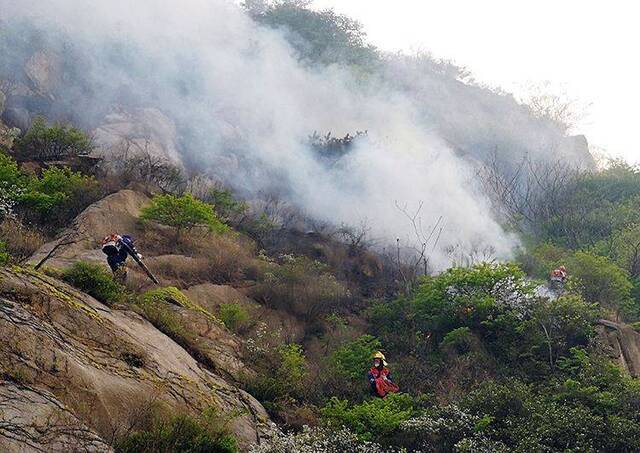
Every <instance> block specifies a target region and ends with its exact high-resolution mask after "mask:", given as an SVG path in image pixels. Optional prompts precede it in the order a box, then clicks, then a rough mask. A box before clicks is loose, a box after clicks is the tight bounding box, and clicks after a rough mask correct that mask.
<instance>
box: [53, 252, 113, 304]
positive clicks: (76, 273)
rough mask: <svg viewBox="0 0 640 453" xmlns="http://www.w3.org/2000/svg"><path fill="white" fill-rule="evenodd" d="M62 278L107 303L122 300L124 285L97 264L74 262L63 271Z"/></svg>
mask: <svg viewBox="0 0 640 453" xmlns="http://www.w3.org/2000/svg"><path fill="white" fill-rule="evenodd" d="M62 278H63V280H64V281H66V282H67V283H69V284H71V285H73V286H75V287H76V288H78V289H79V290H81V291H84V292H85V293H87V294H89V295H90V296H93V297H95V298H96V299H97V300H99V301H101V302H104V303H105V304H107V305H112V304H115V303H119V302H122V301H123V299H124V297H125V289H124V287H123V286H122V285H120V284H119V283H117V282H115V281H114V280H113V276H112V275H111V273H110V272H109V271H107V270H106V269H105V268H104V267H103V266H101V265H99V264H92V263H85V262H77V263H74V265H73V266H71V267H70V268H69V269H67V270H65V271H64V272H63V274H62Z"/></svg>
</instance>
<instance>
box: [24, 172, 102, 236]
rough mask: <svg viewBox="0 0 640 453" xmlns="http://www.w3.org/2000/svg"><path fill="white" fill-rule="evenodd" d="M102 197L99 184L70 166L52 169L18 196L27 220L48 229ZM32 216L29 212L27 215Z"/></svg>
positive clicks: (32, 182)
mask: <svg viewBox="0 0 640 453" xmlns="http://www.w3.org/2000/svg"><path fill="white" fill-rule="evenodd" d="M102 195H103V193H102V189H101V188H100V186H99V184H98V183H97V181H96V180H95V179H94V178H92V177H89V176H84V175H83V174H81V173H79V172H74V171H72V170H71V169H70V168H68V167H49V168H47V169H46V170H44V171H43V172H42V175H41V176H40V178H35V177H34V178H31V179H30V180H29V181H28V183H27V185H26V188H25V190H24V192H23V193H22V194H21V195H20V196H19V197H18V202H19V206H20V208H26V209H27V210H28V211H30V212H31V213H32V214H31V215H29V216H28V217H29V218H31V219H32V220H34V221H36V222H38V223H40V224H41V225H45V226H51V225H53V226H60V225H63V224H65V223H66V222H68V221H69V220H70V219H72V218H74V217H75V216H76V215H77V214H79V213H80V212H81V211H82V210H83V209H84V208H86V207H87V206H88V205H89V204H91V203H93V202H94V201H96V200H98V199H99V198H100V197H101V196H102ZM28 214H29V213H28Z"/></svg>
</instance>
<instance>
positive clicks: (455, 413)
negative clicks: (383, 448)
mask: <svg viewBox="0 0 640 453" xmlns="http://www.w3.org/2000/svg"><path fill="white" fill-rule="evenodd" d="M484 423H486V421H485V420H483V419H482V418H481V417H479V416H475V415H471V414H469V413H467V412H465V411H464V410H462V409H461V408H459V407H458V406H456V405H454V404H450V405H446V406H436V407H431V408H429V409H427V410H426V411H424V413H422V414H420V415H419V416H417V417H414V418H410V419H408V420H406V421H404V422H403V423H402V424H401V426H400V427H401V430H402V436H403V446H406V447H408V448H411V450H418V451H433V452H443V453H444V452H450V451H460V450H459V449H458V446H459V445H460V446H463V445H469V446H471V445H474V444H475V445H477V444H478V443H482V444H490V445H491V446H492V447H493V448H494V449H491V450H481V449H478V448H473V449H469V450H466V451H470V452H474V453H478V452H483V451H487V453H489V452H494V451H495V452H506V451H507V449H506V446H505V445H504V444H502V445H501V444H499V443H491V441H488V439H486V438H484V437H482V436H481V435H479V433H478V431H479V430H480V428H481V427H482V426H483V424H484ZM462 451H465V450H462Z"/></svg>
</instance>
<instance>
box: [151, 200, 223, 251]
mask: <svg viewBox="0 0 640 453" xmlns="http://www.w3.org/2000/svg"><path fill="white" fill-rule="evenodd" d="M140 217H141V218H142V219H144V220H151V221H153V222H158V223H161V224H163V225H167V226H170V227H172V228H173V229H174V230H175V233H176V236H175V237H176V241H178V240H180V235H181V233H182V232H184V231H190V230H192V229H193V228H196V227H206V228H207V229H208V230H209V231H215V232H217V233H224V232H225V231H227V230H228V227H227V226H226V225H225V224H224V223H222V222H221V221H220V220H219V219H218V217H217V216H216V215H215V213H214V212H213V207H212V206H211V205H209V204H207V203H203V202H202V201H200V200H197V199H195V198H194V197H193V196H192V195H191V194H186V195H183V196H181V197H178V196H175V195H169V194H168V195H156V196H155V197H153V199H152V200H151V206H148V207H146V208H144V209H143V210H142V215H141V216H140Z"/></svg>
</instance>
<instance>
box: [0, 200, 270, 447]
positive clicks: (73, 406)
mask: <svg viewBox="0 0 640 453" xmlns="http://www.w3.org/2000/svg"><path fill="white" fill-rule="evenodd" d="M146 201H147V198H146V197H145V196H144V195H142V194H139V193H136V192H132V191H124V192H119V193H116V194H114V195H111V196H109V197H107V198H106V199H104V200H101V201H99V202H98V203H96V204H94V205H92V206H90V207H89V208H87V209H86V210H85V211H84V212H83V213H82V214H81V215H80V216H79V217H78V218H77V219H76V221H75V223H74V226H72V227H71V228H70V229H68V230H67V231H65V232H63V233H62V235H61V236H60V238H61V239H60V241H67V242H69V240H70V239H71V238H72V239H71V240H73V241H75V242H74V243H73V244H69V245H67V246H62V247H59V248H58V250H57V251H56V255H55V256H54V257H53V258H51V259H50V260H49V261H48V262H47V266H49V267H50V268H51V267H56V268H58V269H63V268H65V267H66V266H68V265H70V264H71V263H72V262H74V261H77V260H85V261H91V260H93V261H96V262H100V263H102V262H104V259H103V258H102V256H100V254H101V252H100V250H99V249H97V248H96V245H97V243H98V241H99V240H100V238H101V237H102V236H103V235H105V234H106V233H107V232H109V231H114V230H117V231H128V232H132V233H133V234H135V233H136V231H137V230H136V227H135V225H136V217H137V215H139V209H140V207H141V206H142V205H143V204H144V203H145V202H146ZM54 245H55V241H54V243H50V244H46V245H45V246H43V247H42V250H41V251H39V252H38V253H36V255H35V256H34V257H33V260H32V261H34V262H35V261H38V260H40V259H41V257H42V256H44V255H45V254H46V253H48V252H49V251H50V250H51V248H52V247H53V246H54ZM96 250H97V251H96ZM154 259H155V261H156V262H157V261H158V260H162V259H165V260H166V261H168V262H169V263H170V262H171V261H172V260H180V259H188V258H187V257H180V256H174V257H169V258H168V257H164V258H163V257H156V258H154ZM150 261H151V262H153V261H154V260H150ZM152 266H153V265H152ZM188 294H189V295H190V296H192V297H193V300H194V301H195V302H196V304H195V305H190V306H189V307H181V306H175V307H173V310H174V311H175V312H176V313H177V314H178V315H179V316H180V318H181V319H182V320H183V322H184V324H185V325H187V326H189V328H190V329H191V330H192V331H193V332H194V333H195V334H196V335H197V342H198V345H199V350H200V351H203V354H204V355H203V356H202V355H201V356H197V357H198V359H199V360H196V359H194V357H193V356H192V355H190V354H189V352H187V351H186V350H185V349H184V348H183V347H181V346H180V345H178V344H177V343H176V342H174V341H173V340H172V339H171V338H169V337H168V336H167V335H165V334H164V333H162V332H160V331H159V330H158V329H157V328H155V327H154V326H153V325H152V324H151V323H149V322H148V321H146V320H145V319H144V318H142V317H141V316H140V315H139V314H137V313H135V312H133V311H131V310H130V309H128V308H127V307H125V306H116V307H111V308H110V307H107V306H106V305H104V304H103V303H101V302H98V301H97V300H95V299H94V298H92V297H91V296H89V295H87V294H85V293H82V292H80V291H78V290H76V289H74V288H72V287H70V286H69V285H67V284H66V283H64V282H62V281H60V280H58V279H57V278H54V277H51V276H47V275H45V274H43V273H40V272H36V271H34V270H32V269H30V268H27V267H17V266H15V267H8V268H3V269H1V270H0V345H1V346H0V364H1V365H0V376H1V377H2V381H1V384H0V414H1V415H0V450H2V451H11V452H13V451H31V450H33V451H60V450H62V449H71V450H82V451H85V450H86V451H110V448H111V447H109V446H108V445H110V444H111V443H112V442H113V440H114V439H115V438H116V437H117V436H119V435H122V434H123V433H125V432H126V431H127V430H129V429H131V427H132V426H134V425H135V422H136V417H137V416H138V414H139V413H141V412H143V411H145V410H147V409H148V408H149V407H150V405H152V404H155V403H157V402H162V403H165V404H166V405H168V406H169V407H171V408H174V409H175V410H188V411H193V412H199V411H202V410H203V409H205V408H207V407H211V406H213V407H215V408H216V409H217V410H218V411H219V412H220V413H221V414H227V415H228V416H229V417H230V420H231V421H230V427H231V431H232V432H233V433H234V434H235V435H236V436H237V437H238V439H239V441H240V444H241V446H244V447H245V448H246V447H247V446H248V445H249V444H252V443H259V442H260V440H261V439H262V438H263V437H264V436H267V435H268V433H269V431H270V430H271V427H270V420H269V417H268V415H267V413H266V412H265V410H264V408H263V407H262V406H261V405H260V403H258V402H257V401H256V400H255V399H254V398H253V397H252V396H250V395H249V394H248V393H246V392H244V391H243V390H240V389H239V388H238V384H237V378H238V377H239V374H240V373H241V372H247V370H246V368H245V366H244V364H243V362H242V356H241V351H240V346H239V341H238V339H237V338H236V337H235V336H234V335H233V334H232V333H230V332H229V331H228V330H227V329H225V328H224V326H222V325H221V324H220V323H219V321H216V320H214V319H213V317H212V316H211V315H210V313H209V312H208V311H207V310H208V309H211V310H213V309H214V308H215V304H216V303H218V304H219V303H220V300H227V299H228V300H233V298H235V299H242V298H244V296H243V295H242V294H240V293H236V292H235V290H233V288H230V287H228V288H227V289H225V287H223V286H219V285H218V286H216V285H210V286H206V285H204V286H203V285H200V286H195V287H193V288H191V289H190V290H189V291H188ZM200 304H201V305H200ZM196 307H197V308H196ZM202 307H205V308H202ZM34 407H37V408H38V409H37V410H34Z"/></svg>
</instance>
